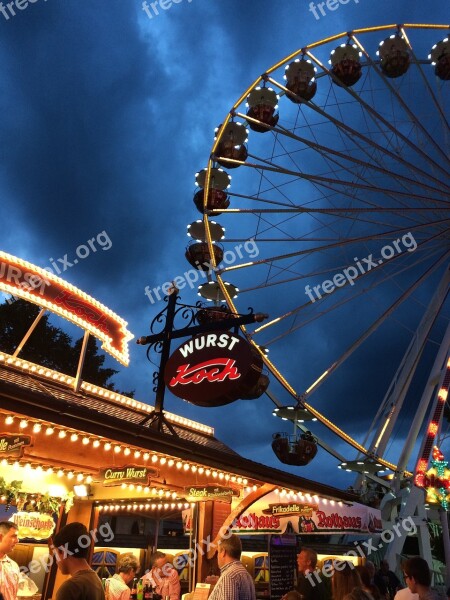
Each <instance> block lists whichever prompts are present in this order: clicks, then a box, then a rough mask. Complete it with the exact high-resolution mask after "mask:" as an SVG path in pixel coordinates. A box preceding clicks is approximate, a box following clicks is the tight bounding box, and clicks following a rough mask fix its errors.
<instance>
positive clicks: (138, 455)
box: [134, 450, 141, 458]
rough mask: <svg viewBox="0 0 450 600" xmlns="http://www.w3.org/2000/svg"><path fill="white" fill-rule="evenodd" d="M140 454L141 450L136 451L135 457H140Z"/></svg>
mask: <svg viewBox="0 0 450 600" xmlns="http://www.w3.org/2000/svg"><path fill="white" fill-rule="evenodd" d="M140 455H141V453H140V452H139V450H135V451H134V458H139V457H140Z"/></svg>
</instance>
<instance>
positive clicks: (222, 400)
mask: <svg viewBox="0 0 450 600" xmlns="http://www.w3.org/2000/svg"><path fill="white" fill-rule="evenodd" d="M261 370H262V360H261V358H260V357H259V355H257V354H255V353H254V352H252V350H251V346H250V344H249V343H248V342H247V340H246V339H244V338H243V337H241V336H239V335H235V334H232V333H228V332H227V333H225V332H220V331H216V332H210V333H202V334H199V335H196V336H194V337H193V338H191V339H190V340H188V341H186V342H184V343H183V344H182V345H181V346H180V347H179V348H178V349H177V350H175V352H173V354H172V355H171V357H170V358H169V360H168V362H167V366H166V369H165V372H164V380H165V383H166V385H167V387H168V388H169V390H170V391H171V392H172V394H174V395H175V396H178V397H179V398H183V399H184V400H187V401H188V402H192V404H196V405H198V406H221V405H223V404H228V403H230V402H234V401H235V400H238V399H239V398H241V397H245V394H246V392H247V393H248V390H249V389H251V388H252V387H253V386H254V385H255V384H256V383H257V382H258V379H259V376H260V374H261Z"/></svg>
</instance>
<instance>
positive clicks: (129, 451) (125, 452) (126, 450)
mask: <svg viewBox="0 0 450 600" xmlns="http://www.w3.org/2000/svg"><path fill="white" fill-rule="evenodd" d="M123 453H124V454H125V456H128V455H129V454H131V450H130V449H129V448H125V450H124V451H123Z"/></svg>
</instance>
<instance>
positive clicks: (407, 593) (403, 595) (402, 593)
mask: <svg viewBox="0 0 450 600" xmlns="http://www.w3.org/2000/svg"><path fill="white" fill-rule="evenodd" d="M394 600H419V594H413V593H412V592H411V590H410V589H409V587H405V588H402V589H401V590H398V592H397V593H396V594H395V597H394Z"/></svg>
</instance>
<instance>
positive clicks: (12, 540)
mask: <svg viewBox="0 0 450 600" xmlns="http://www.w3.org/2000/svg"><path fill="white" fill-rule="evenodd" d="M18 541H19V537H18V535H17V525H15V524H14V523H11V521H2V522H0V593H1V594H2V595H3V598H4V600H16V598H17V590H18V589H19V575H20V571H19V565H18V564H17V563H16V562H14V561H13V560H12V559H11V558H9V557H8V556H7V554H8V552H12V550H13V549H14V546H15V545H16V544H17V542H18Z"/></svg>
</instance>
